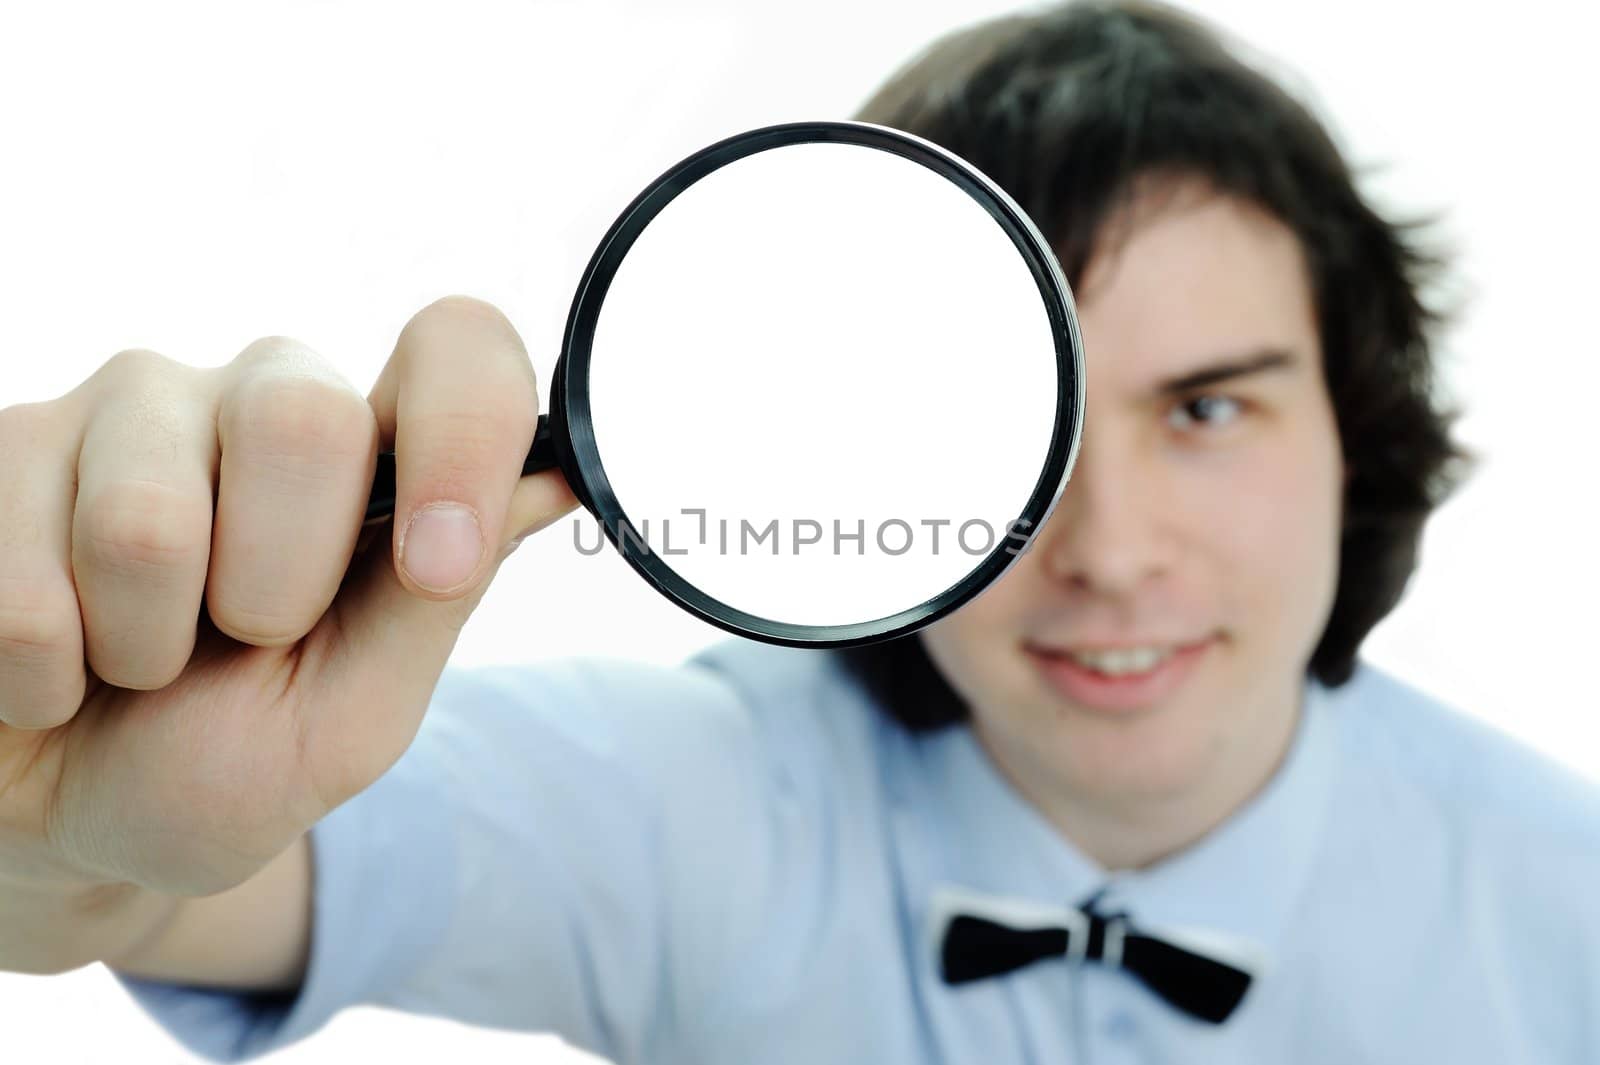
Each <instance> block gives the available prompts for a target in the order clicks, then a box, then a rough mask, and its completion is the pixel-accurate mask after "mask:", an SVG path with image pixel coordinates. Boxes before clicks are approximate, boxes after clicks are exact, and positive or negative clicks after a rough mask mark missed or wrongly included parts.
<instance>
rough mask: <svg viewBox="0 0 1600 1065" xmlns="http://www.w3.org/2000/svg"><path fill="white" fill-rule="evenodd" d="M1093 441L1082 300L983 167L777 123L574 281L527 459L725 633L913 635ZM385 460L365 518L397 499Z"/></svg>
mask: <svg viewBox="0 0 1600 1065" xmlns="http://www.w3.org/2000/svg"><path fill="white" fill-rule="evenodd" d="M1082 430H1083V345H1082V340H1081V338H1080V336H1079V330H1078V319H1077V313H1076V310H1075V308H1074V306H1073V302H1072V295H1071V291H1070V289H1069V288H1068V286H1067V283H1066V281H1065V279H1064V278H1063V277H1062V274H1061V268H1060V266H1059V264H1058V263H1057V262H1056V259H1055V256H1054V254H1053V253H1052V252H1051V251H1050V248H1049V245H1048V244H1047V243H1046V242H1045V241H1044V239H1043V238H1042V237H1041V236H1040V234H1039V232H1038V230H1037V229H1036V228H1035V227H1034V225H1033V223H1032V222H1031V221H1030V220H1029V219H1028V217H1027V216H1026V215H1025V214H1024V213H1023V212H1022V210H1021V209H1020V208H1019V207H1018V206H1017V205H1016V203H1015V202H1014V201H1013V200H1012V199H1011V198H1010V197H1009V196H1007V195H1006V193H1005V192H1003V191H1002V190H1001V189H1000V188H999V186H997V185H995V184H994V182H992V181H991V180H989V178H987V177H986V176H984V175H983V174H982V173H981V172H979V171H978V170H977V169H975V168H974V167H972V166H971V165H970V164H968V163H967V162H965V161H964V160H962V159H960V158H959V157H957V156H955V155H953V154H951V153H950V152H947V151H945V150H944V149H942V148H940V147H938V146H936V145H934V144H932V143H930V142H928V141H926V140H923V139H921V138H918V137H915V136H912V135H910V134H907V133H903V132H900V131H898V130H894V129H889V128H886V127H882V126H874V125H869V124H866V123H857V122H802V123H791V124H785V125H777V126H768V127H764V128H761V129H756V130H752V131H750V132H747V133H742V134H739V135H737V136H733V137H730V138H728V139H726V140H723V141H719V142H718V143H716V144H713V145H711V146H710V147H707V148H705V149H703V150H701V151H699V152H696V153H695V154H693V155H691V156H689V157H688V158H686V159H684V160H683V161H682V162H680V163H678V164H677V165H675V166H673V167H672V168H671V169H670V170H668V171H667V172H666V173H664V174H662V175H661V176H660V177H659V178H657V179H656V180H655V181H654V182H652V183H651V184H650V185H649V187H647V188H646V189H645V190H644V191H643V192H641V193H640V194H639V195H638V197H636V198H635V199H634V201H633V202H632V203H631V204H629V205H628V208H627V209H626V210H625V211H624V212H623V213H622V215H621V216H620V217H619V218H618V219H617V221H616V222H615V223H614V224H613V225H612V226H611V229H610V230H609V231H608V232H607V233H606V235H605V238H604V239H603V240H602V241H601V242H600V245H599V247H598V248H597V249H596V251H595V253H594V256H593V258H592V259H590V261H589V265H588V268H587V269H586V270H585V272H584V274H583V279H582V281H581V282H580V284H579V286H578V291H577V294H576V296H575V298H574V300H573V304H572V309H571V313H570V314H569V316H568V319H567V326H566V333H565V337H564V340H563V344H562V351H561V355H560V357H559V358H558V360H557V362H556V365H555V370H554V373H553V375H552V380H551V388H550V413H549V414H548V415H541V416H540V417H539V421H538V427H537V431H536V433H535V436H534V440H533V446H532V448H531V449H530V450H529V453H528V458H527V462H526V464H525V465H524V466H523V471H522V472H523V474H524V475H527V474H531V473H536V472H538V471H540V470H545V469H550V468H552V467H559V468H560V469H561V472H562V474H563V475H564V476H565V477H566V480H567V483H568V484H569V485H570V486H571V487H572V490H573V492H574V494H575V495H576V496H577V498H578V500H579V501H580V502H581V503H582V504H583V506H584V507H585V508H586V509H587V510H588V512H589V513H590V514H591V515H593V516H594V518H595V519H596V520H597V522H598V524H599V526H600V529H599V532H598V533H597V534H596V537H595V539H596V541H597V542H598V540H599V536H600V535H602V534H603V535H604V537H605V538H606V539H607V540H609V541H610V544H611V546H612V547H613V548H614V549H616V550H617V551H619V552H620V553H621V554H622V555H623V557H624V558H626V559H627V560H628V562H629V563H630V564H631V565H632V566H633V568H634V569H635V570H636V571H638V573H639V574H640V575H641V576H643V577H644V579H645V580H647V581H649V582H650V584H651V585H653V586H654V587H655V588H656V589H657V590H658V591H660V592H661V593H662V594H663V595H665V596H667V597H668V598H669V599H671V600H672V601H673V602H675V603H677V604H678V605H680V606H681V607H683V608H684V609H686V610H688V611H689V612H690V613H692V614H694V615H696V616H697V617H700V618H702V619H703V620H705V621H708V622H710V623H712V624H713V625H717V626H719V627H721V628H723V629H726V630H727V631H729V632H733V633H735V634H737V635H740V636H745V637H749V638H752V639H757V640H762V641H765V642H768V643H775V644H782V645H787V646H798V647H846V646H853V645H859V644H867V643H874V642H877V641H879V640H887V639H892V638H895V637H899V636H904V635H907V634H909V633H911V632H914V631H916V630H917V629H919V628H921V627H922V626H924V625H927V624H929V623H931V622H933V621H935V620H937V619H939V618H940V617H943V616H944V615H946V614H948V613H950V612H951V611H953V610H955V609H956V608H958V607H959V606H961V605H962V604H963V603H965V602H967V601H968V600H970V599H972V597H974V596H975V595H977V594H978V593H979V592H981V591H982V590H983V589H984V588H985V587H987V586H988V585H989V584H990V583H992V582H993V581H994V580H996V579H997V578H999V577H1000V575H1001V574H1002V573H1004V572H1005V571H1006V569H1007V568H1009V567H1010V566H1011V565H1012V564H1013V563H1014V562H1015V561H1016V559H1017V558H1018V557H1020V555H1021V554H1022V553H1023V551H1025V550H1026V549H1027V547H1028V546H1029V544H1030V543H1031V541H1032V538H1033V536H1034V534H1035V533H1036V532H1037V531H1038V529H1039V528H1040V527H1041V526H1043V525H1044V523H1045V521H1046V520H1047V519H1048V518H1049V516H1050V514H1051V512H1052V510H1053V509H1054V508H1055V505H1056V501H1057V500H1058V499H1059V498H1060V496H1061V492H1062V489H1063V488H1064V487H1065V485H1066V482H1067V478H1068V476H1069V475H1070V474H1071V471H1072V467H1073V463H1074V462H1075V460H1076V457H1077V452H1078V445H1079V441H1080V438H1081V436H1082ZM394 476H395V470H394V452H392V451H388V452H384V453H383V454H381V455H379V457H378V469H377V476H376V477H375V479H374V484H373V490H372V496H371V502H370V504H369V506H368V509H367V523H368V524H373V523H376V522H379V521H382V520H384V519H386V518H388V517H390V516H391V515H392V514H393V512H394V496H395V479H394Z"/></svg>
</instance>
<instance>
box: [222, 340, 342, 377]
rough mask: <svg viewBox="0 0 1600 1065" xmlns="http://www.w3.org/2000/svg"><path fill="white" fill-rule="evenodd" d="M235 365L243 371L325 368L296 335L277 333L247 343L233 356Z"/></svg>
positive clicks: (319, 359)
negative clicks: (289, 335)
mask: <svg viewBox="0 0 1600 1065" xmlns="http://www.w3.org/2000/svg"><path fill="white" fill-rule="evenodd" d="M233 366H234V368H235V369H237V370H241V371H247V370H257V369H262V368H266V369H273V370H293V369H306V368H313V367H314V368H317V369H322V368H323V367H322V360H321V358H320V357H319V356H318V355H317V353H316V352H315V351H312V350H311V348H310V347H309V346H307V345H306V344H305V343H303V342H302V341H299V340H296V339H295V338H294V337H288V336H280V335H277V334H274V335H271V336H264V337H257V338H256V339H255V340H252V341H251V342H250V343H248V344H246V345H245V346H244V348H243V349H242V350H241V351H240V352H239V354H237V355H235V356H234V357H233Z"/></svg>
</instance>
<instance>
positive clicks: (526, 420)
mask: <svg viewBox="0 0 1600 1065" xmlns="http://www.w3.org/2000/svg"><path fill="white" fill-rule="evenodd" d="M532 426H533V419H532V418H530V417H527V416H525V415H523V414H521V413H518V412H507V411H505V410H500V411H492V410H486V411H481V412H480V411H473V412H466V411H449V412H441V413H438V414H434V415H432V416H430V417H429V419H428V422H427V426H426V428H425V430H424V433H423V435H424V436H425V438H426V439H427V441H428V443H427V449H428V452H427V454H425V455H424V456H422V461H423V463H424V465H425V468H428V469H429V470H430V471H431V473H432V475H433V476H436V477H437V476H448V477H451V478H454V479H464V480H470V479H476V478H477V477H480V476H481V475H482V474H483V471H484V470H485V469H486V468H487V467H488V466H489V465H490V464H491V463H492V462H494V461H495V460H496V459H497V458H498V457H499V456H501V455H502V454H503V453H506V452H507V444H506V441H508V440H514V439H516V438H517V436H518V435H519V434H520V435H528V436H531V435H532Z"/></svg>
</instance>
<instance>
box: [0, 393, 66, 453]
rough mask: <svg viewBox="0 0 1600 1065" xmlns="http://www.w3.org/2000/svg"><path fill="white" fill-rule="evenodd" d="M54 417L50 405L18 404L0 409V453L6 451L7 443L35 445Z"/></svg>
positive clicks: (53, 410)
mask: <svg viewBox="0 0 1600 1065" xmlns="http://www.w3.org/2000/svg"><path fill="white" fill-rule="evenodd" d="M54 417H55V407H54V405H53V404H52V403H18V404H16V405H15V406H11V407H4V408H0V451H4V450H5V449H6V442H7V441H14V442H16V443H18V444H26V443H30V442H34V443H36V442H37V441H38V439H39V437H40V436H41V435H42V433H41V431H42V430H44V429H45V428H46V427H47V426H48V425H49V424H50V423H51V422H52V421H53V419H54Z"/></svg>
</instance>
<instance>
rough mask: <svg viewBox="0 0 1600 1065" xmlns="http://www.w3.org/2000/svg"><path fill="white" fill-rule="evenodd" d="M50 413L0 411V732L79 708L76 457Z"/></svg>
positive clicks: (83, 682) (44, 408)
mask: <svg viewBox="0 0 1600 1065" xmlns="http://www.w3.org/2000/svg"><path fill="white" fill-rule="evenodd" d="M75 435H76V434H72V435H71V436H69V434H68V432H67V431H66V430H65V427H64V425H63V421H62V417H61V413H60V412H59V411H58V410H55V409H53V408H52V406H51V405H50V404H26V405H24V406H20V407H9V408H7V409H5V410H0V724H4V725H10V726H12V727H15V728H26V729H36V728H53V727H54V726H56V725H59V724H61V723H63V722H65V721H69V720H71V718H72V716H73V714H75V713H76V712H77V709H78V706H79V704H80V703H82V702H83V695H84V691H85V689H86V686H87V682H88V678H87V677H86V676H85V674H84V666H83V629H82V623H81V621H80V619H79V616H78V600H77V596H76V593H75V592H74V590H73V585H72V565H71V560H70V558H69V544H70V541H71V536H72V500H73V478H74V471H73V457H74V456H75V455H76V454H77V442H76V439H75Z"/></svg>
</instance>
